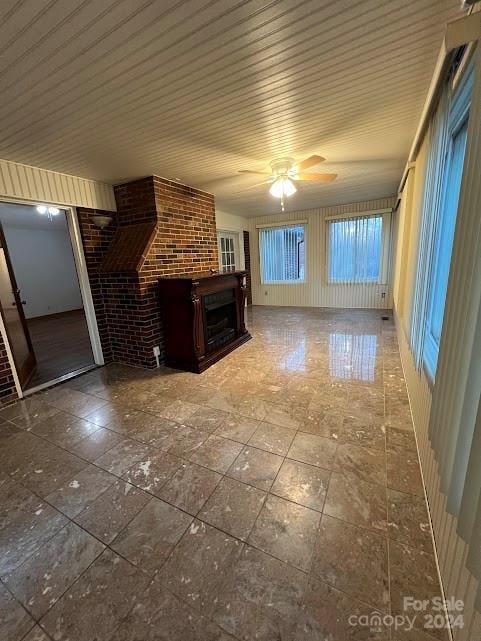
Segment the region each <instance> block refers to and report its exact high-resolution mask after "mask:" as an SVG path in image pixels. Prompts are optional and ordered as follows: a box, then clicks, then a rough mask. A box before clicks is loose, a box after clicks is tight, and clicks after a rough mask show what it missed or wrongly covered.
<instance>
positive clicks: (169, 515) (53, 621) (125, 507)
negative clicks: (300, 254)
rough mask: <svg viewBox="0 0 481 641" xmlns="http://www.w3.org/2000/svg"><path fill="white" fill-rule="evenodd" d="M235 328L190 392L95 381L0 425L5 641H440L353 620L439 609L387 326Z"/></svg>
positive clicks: (17, 408) (188, 379) (154, 378)
mask: <svg viewBox="0 0 481 641" xmlns="http://www.w3.org/2000/svg"><path fill="white" fill-rule="evenodd" d="M249 327H250V330H251V333H252V336H253V340H252V341H250V342H249V343H247V344H245V345H244V346H243V347H241V348H240V349H238V350H237V351H235V352H234V353H233V354H231V355H230V356H228V357H227V358H225V359H224V360H223V361H221V362H220V363H218V364H216V365H215V366H213V367H212V368H210V369H209V370H207V371H206V372H205V373H204V374H202V375H195V374H189V373H182V372H176V371H173V370H168V369H166V368H164V369H162V370H161V371H155V372H152V371H143V370H139V369H135V368H131V367H126V366H120V365H111V366H108V367H105V368H102V369H99V370H96V371H93V372H90V373H88V374H86V375H84V376H82V377H80V378H77V379H75V380H72V381H70V382H68V383H65V384H63V385H61V386H59V387H56V388H53V389H50V390H49V391H46V392H44V393H42V394H38V395H36V396H34V397H31V398H29V399H28V400H26V401H24V402H21V403H18V404H16V405H13V406H10V407H7V408H5V409H3V410H2V411H1V412H0V440H1V443H0V463H1V465H0V470H1V471H0V510H1V517H2V518H1V524H0V580H1V582H0V613H1V616H0V639H2V641H21V640H22V639H24V640H27V641H34V640H35V641H48V640H49V639H53V640H55V641H67V640H70V641H109V640H115V641H121V640H122V641H153V640H165V641H167V640H168V641H193V640H199V641H213V640H216V641H227V640H228V639H231V640H233V639H238V640H246V641H250V640H254V639H256V640H261V641H274V640H282V641H307V640H332V641H338V640H341V641H342V640H347V639H349V640H356V641H357V640H361V639H362V640H363V641H366V640H368V639H375V640H381V641H384V640H388V639H391V640H392V641H395V640H399V641H402V640H405V641H409V640H410V641H422V640H424V641H429V639H433V638H437V639H444V638H445V635H444V633H442V632H432V635H433V636H431V635H430V634H427V632H426V631H425V630H421V628H422V627H423V624H422V620H421V618H419V617H418V619H417V621H416V623H415V626H416V628H417V629H414V630H412V631H411V632H407V631H394V629H393V627H392V626H389V619H385V622H387V625H381V626H378V625H377V624H376V622H375V621H374V623H373V625H371V626H370V625H367V626H366V625H361V624H359V622H360V621H361V619H352V617H359V616H361V615H363V616H364V618H365V619H366V620H367V619H368V617H367V615H371V614H372V613H379V614H380V615H381V616H383V617H384V616H385V615H389V614H390V613H391V614H392V615H397V614H402V611H403V597H404V596H414V597H416V598H420V599H428V598H431V597H433V596H436V595H437V594H438V593H439V586H438V583H437V578H436V577H437V575H436V568H435V562H434V556H433V549H432V543H431V534H430V528H429V522H428V516H427V512H426V506H425V503H424V497H423V489H422V484H421V476H420V471H419V464H418V459H417V454H416V447H415V440H414V433H413V429H412V424H411V419H410V413H409V407H408V399H407V395H406V390H405V385H404V381H403V378H402V369H401V363H400V360H399V354H398V349H397V343H396V337H395V333H394V329H393V325H392V323H391V322H390V321H387V322H386V321H382V320H381V313H380V312H377V311H372V312H366V311H348V310H344V311H334V310H320V309H286V308H284V309H282V308H267V307H265V308H262V307H261V308H253V309H252V310H250V311H249ZM353 620H354V621H355V622H356V621H357V622H358V625H352V622H353ZM369 620H370V619H369Z"/></svg>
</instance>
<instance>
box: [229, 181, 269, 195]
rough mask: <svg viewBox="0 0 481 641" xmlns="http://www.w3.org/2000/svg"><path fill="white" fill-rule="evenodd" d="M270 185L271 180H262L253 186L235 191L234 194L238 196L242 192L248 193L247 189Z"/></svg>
mask: <svg viewBox="0 0 481 641" xmlns="http://www.w3.org/2000/svg"><path fill="white" fill-rule="evenodd" d="M271 183H272V180H263V181H262V182H260V183H254V184H253V185H249V187H244V188H243V189H239V191H236V192H235V193H236V194H240V193H242V192H243V191H249V189H255V188H256V187H260V186H261V185H270V184H271Z"/></svg>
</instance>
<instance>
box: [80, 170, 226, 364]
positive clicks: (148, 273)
mask: <svg viewBox="0 0 481 641" xmlns="http://www.w3.org/2000/svg"><path fill="white" fill-rule="evenodd" d="M115 198H116V201H117V215H116V219H115V223H113V224H112V225H110V226H109V227H107V228H106V229H104V230H103V231H100V230H99V229H98V228H96V227H94V226H93V225H92V223H91V221H90V214H91V212H90V211H88V210H85V209H82V210H80V211H79V219H80V227H81V233H82V239H83V243H84V247H85V254H86V261H87V267H88V271H89V278H90V282H91V286H92V294H93V298H94V302H95V306H96V310H97V318H98V321H100V322H99V326H100V327H101V340H102V346H103V350H104V354H105V355H106V356H107V358H108V359H109V360H113V361H118V362H122V363H129V364H132V365H139V366H141V367H155V365H156V361H155V357H154V355H153V348H154V347H155V346H157V345H158V346H159V347H160V357H161V361H163V360H164V359H165V345H164V331H163V328H162V319H161V313H160V309H159V300H158V289H157V281H158V278H159V276H166V275H172V274H187V273H194V272H199V271H206V270H209V269H211V268H213V269H217V268H218V264H219V263H218V254H217V236H216V226H215V205H214V197H213V196H212V195H211V194H207V193H206V192H203V191H199V190H198V189H194V188H192V187H187V186H186V185H181V184H179V183H175V182H171V181H169V180H165V179H164V178H159V177H158V176H149V177H148V178H143V179H141V180H135V181H133V182H129V183H126V184H123V185H118V186H117V187H115ZM148 223H151V224H152V225H153V227H154V228H155V229H154V233H153V238H152V239H151V242H150V244H149V246H148V247H147V248H146V252H145V254H144V255H143V256H142V260H141V261H140V263H139V265H138V266H137V268H136V269H135V270H132V267H131V266H129V269H126V270H125V271H123V270H122V269H121V268H120V270H118V271H113V272H112V271H105V270H104V269H103V260H104V257H105V254H106V252H107V249H108V247H109V246H110V244H111V242H112V239H113V237H114V234H115V232H116V229H117V228H118V227H130V226H134V225H137V226H139V225H141V224H148ZM132 250H133V249H132Z"/></svg>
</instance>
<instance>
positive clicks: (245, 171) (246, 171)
mask: <svg viewBox="0 0 481 641" xmlns="http://www.w3.org/2000/svg"><path fill="white" fill-rule="evenodd" d="M239 173H240V174H254V175H255V176H270V175H271V172H270V171H252V170H251V169H240V170H239Z"/></svg>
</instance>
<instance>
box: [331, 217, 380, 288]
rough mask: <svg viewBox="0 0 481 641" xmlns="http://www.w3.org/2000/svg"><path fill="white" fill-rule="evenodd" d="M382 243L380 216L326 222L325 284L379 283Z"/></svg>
mask: <svg viewBox="0 0 481 641" xmlns="http://www.w3.org/2000/svg"><path fill="white" fill-rule="evenodd" d="M382 239H383V217H382V216H381V215H373V216H358V217H356V218H343V219H340V220H330V221H328V227H327V244H328V270H327V271H328V282H329V283H377V282H379V281H380V279H381V261H382V244H383V243H382Z"/></svg>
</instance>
